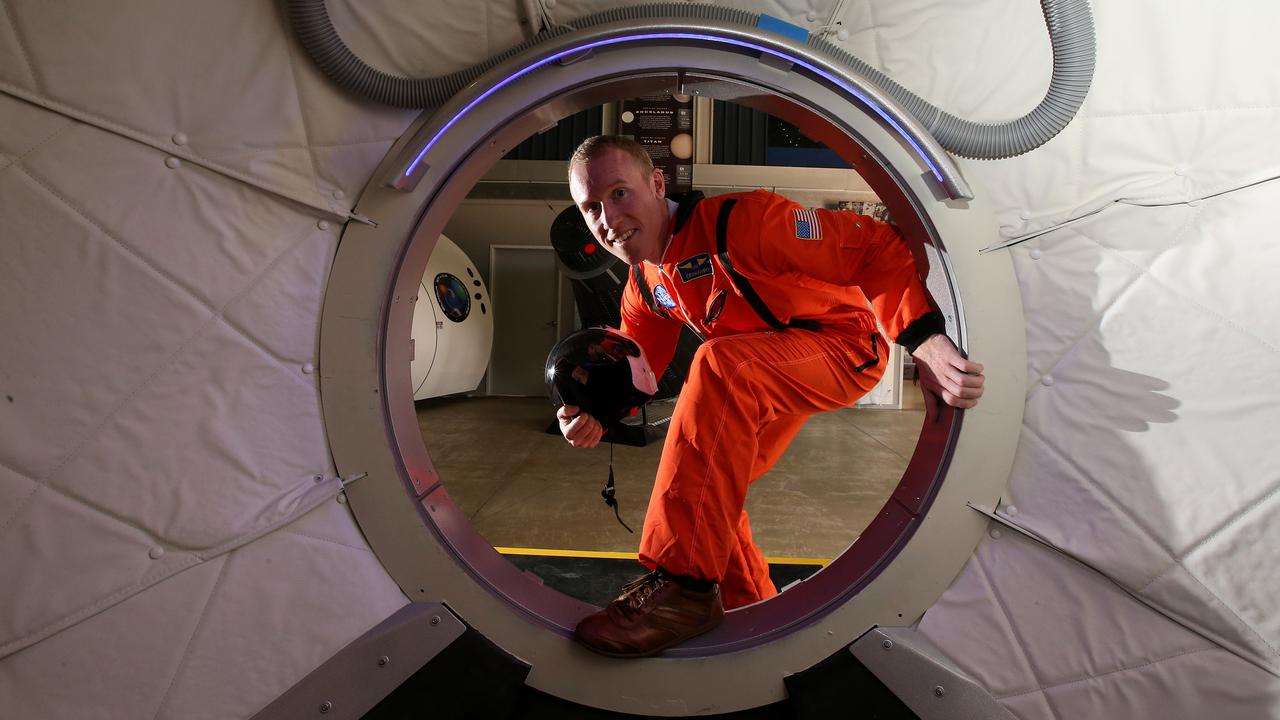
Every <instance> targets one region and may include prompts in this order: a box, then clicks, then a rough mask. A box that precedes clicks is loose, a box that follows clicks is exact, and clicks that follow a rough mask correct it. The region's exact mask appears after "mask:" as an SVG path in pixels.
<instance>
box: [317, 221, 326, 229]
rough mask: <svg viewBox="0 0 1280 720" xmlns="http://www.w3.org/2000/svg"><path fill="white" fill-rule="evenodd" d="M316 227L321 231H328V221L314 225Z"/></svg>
mask: <svg viewBox="0 0 1280 720" xmlns="http://www.w3.org/2000/svg"><path fill="white" fill-rule="evenodd" d="M316 227H318V228H320V229H321V230H328V229H329V221H328V220H321V221H320V222H318V223H316Z"/></svg>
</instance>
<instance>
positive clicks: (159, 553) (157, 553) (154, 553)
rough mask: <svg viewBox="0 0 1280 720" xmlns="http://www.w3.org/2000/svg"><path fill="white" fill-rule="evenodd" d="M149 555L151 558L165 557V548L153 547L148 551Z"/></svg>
mask: <svg viewBox="0 0 1280 720" xmlns="http://www.w3.org/2000/svg"><path fill="white" fill-rule="evenodd" d="M147 557H149V558H151V559H152V560H159V559H160V558H162V557H164V548H162V547H153V548H151V549H150V550H148V551H147Z"/></svg>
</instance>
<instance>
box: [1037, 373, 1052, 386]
mask: <svg viewBox="0 0 1280 720" xmlns="http://www.w3.org/2000/svg"><path fill="white" fill-rule="evenodd" d="M1040 384H1041V385H1043V386H1045V387H1050V386H1051V385H1053V376H1052V375H1045V376H1044V377H1042V378H1040Z"/></svg>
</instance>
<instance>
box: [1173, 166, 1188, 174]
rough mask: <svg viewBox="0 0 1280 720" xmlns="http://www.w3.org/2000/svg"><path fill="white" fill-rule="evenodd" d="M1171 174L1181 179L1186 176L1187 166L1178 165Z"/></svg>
mask: <svg viewBox="0 0 1280 720" xmlns="http://www.w3.org/2000/svg"><path fill="white" fill-rule="evenodd" d="M1173 174H1174V175H1177V176H1178V177H1182V176H1183V175H1186V174H1187V166H1186V165H1179V166H1177V167H1175V168H1174V169H1173Z"/></svg>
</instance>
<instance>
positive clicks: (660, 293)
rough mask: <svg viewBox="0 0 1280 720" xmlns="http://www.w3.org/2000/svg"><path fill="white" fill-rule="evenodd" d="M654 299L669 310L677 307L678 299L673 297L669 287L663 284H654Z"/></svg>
mask: <svg viewBox="0 0 1280 720" xmlns="http://www.w3.org/2000/svg"><path fill="white" fill-rule="evenodd" d="M653 300H654V302H656V303H658V306H659V307H663V308H666V309H667V310H674V309H675V307H676V301H675V300H672V299H671V293H669V292H667V289H666V288H664V287H662V286H661V285H655V286H653Z"/></svg>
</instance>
